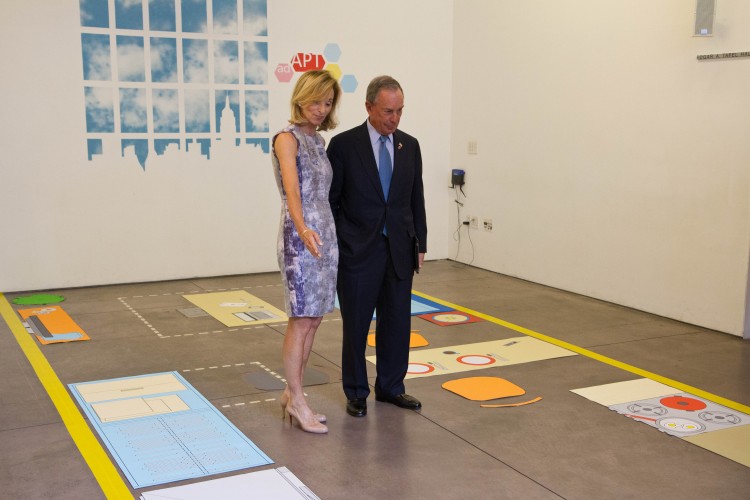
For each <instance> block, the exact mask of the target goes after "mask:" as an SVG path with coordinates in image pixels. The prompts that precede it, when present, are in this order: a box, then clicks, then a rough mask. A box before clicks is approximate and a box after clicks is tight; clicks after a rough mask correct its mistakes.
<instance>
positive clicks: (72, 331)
mask: <svg viewBox="0 0 750 500" xmlns="http://www.w3.org/2000/svg"><path fill="white" fill-rule="evenodd" d="M18 314H20V315H21V317H22V318H23V319H25V320H28V319H29V317H31V316H36V318H37V319H38V320H39V321H41V323H42V324H43V325H44V327H45V328H47V330H48V331H49V333H50V334H51V335H52V337H43V336H42V335H38V334H37V335H36V338H37V339H39V342H40V343H42V344H55V343H58V342H73V341H76V340H90V339H89V336H88V335H86V332H84V331H83V330H82V329H81V327H80V326H78V324H77V323H76V322H75V321H73V319H72V318H71V317H70V316H68V313H66V312H65V311H63V309H62V308H61V307H57V306H46V307H39V308H36V309H19V310H18Z"/></svg>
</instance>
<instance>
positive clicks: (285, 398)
mask: <svg viewBox="0 0 750 500" xmlns="http://www.w3.org/2000/svg"><path fill="white" fill-rule="evenodd" d="M279 403H281V420H284V417H286V405H288V404H289V392H288V389H284V392H283V393H281V397H280V398H279ZM314 415H315V419H316V420H317V421H318V422H320V423H321V424H325V423H326V421H327V420H328V419H327V418H326V416H325V415H323V414H322V413H314Z"/></svg>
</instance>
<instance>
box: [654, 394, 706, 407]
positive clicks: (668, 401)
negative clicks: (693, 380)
mask: <svg viewBox="0 0 750 500" xmlns="http://www.w3.org/2000/svg"><path fill="white" fill-rule="evenodd" d="M660 402H661V404H663V405H664V406H666V407H667V408H673V409H675V410H685V411H696V410H702V409H703V408H705V407H706V403H704V402H703V401H701V400H700V399H695V398H686V397H685V396H669V397H668V398H663V399H661V400H660Z"/></svg>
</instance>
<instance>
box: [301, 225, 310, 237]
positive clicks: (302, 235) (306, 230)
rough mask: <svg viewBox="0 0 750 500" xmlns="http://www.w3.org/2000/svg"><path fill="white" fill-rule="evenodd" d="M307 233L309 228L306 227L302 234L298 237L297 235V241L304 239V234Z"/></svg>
mask: <svg viewBox="0 0 750 500" xmlns="http://www.w3.org/2000/svg"><path fill="white" fill-rule="evenodd" d="M308 231H310V228H309V227H308V228H307V229H305V230H304V231H302V232H301V233H300V235H299V239H302V238H304V237H305V233H307V232H308Z"/></svg>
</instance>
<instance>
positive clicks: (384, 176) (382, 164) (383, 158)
mask: <svg viewBox="0 0 750 500" xmlns="http://www.w3.org/2000/svg"><path fill="white" fill-rule="evenodd" d="M387 142H388V136H387V135H381V136H380V151H379V152H378V154H379V156H380V157H379V158H378V169H379V170H380V172H379V173H380V184H381V185H382V186H383V196H384V197H385V199H386V201H388V191H389V190H390V188H391V177H392V176H393V165H392V163H391V155H390V154H389V153H388V147H387V146H386V144H387ZM383 235H385V236H388V228H387V227H385V226H384V227H383Z"/></svg>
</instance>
